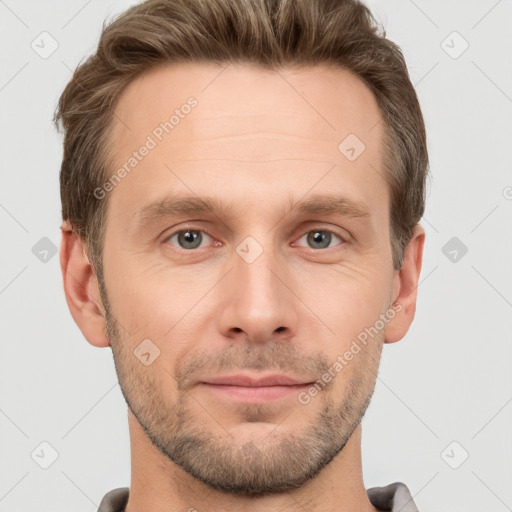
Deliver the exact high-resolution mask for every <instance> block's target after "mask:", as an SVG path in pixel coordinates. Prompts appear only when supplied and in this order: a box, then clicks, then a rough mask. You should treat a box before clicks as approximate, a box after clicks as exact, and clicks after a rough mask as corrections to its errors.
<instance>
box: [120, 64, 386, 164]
mask: <svg viewBox="0 0 512 512" xmlns="http://www.w3.org/2000/svg"><path fill="white" fill-rule="evenodd" d="M190 97H194V98H196V99H197V102H198V105H197V108H194V109H193V111H192V112H191V113H190V114H189V115H187V116H186V118H187V122H186V123H183V122H181V120H182V119H181V118H180V123H179V124H180V126H179V129H178V126H176V129H173V131H172V139H173V140H175V141H178V140H184V141H188V140H190V139H191V138H197V139H201V138H204V139H206V138H212V137H216V138H219V136H220V135H222V134H223V133H225V134H227V135H232V134H235V133H236V134H238V135H242V134H243V133H244V132H246V133H251V132H253V133H254V132H256V131H257V130H259V131H263V130H266V131H267V132H268V133H273V132H275V133H279V132H280V130H283V129H284V131H285V133H286V135H291V136H293V135H295V136H297V137H299V138H310V139H311V141H312V142H313V141H314V140H318V141H319V142H320V141H323V142H324V143H325V145H326V147H327V145H329V146H328V147H329V148H330V149H331V150H332V148H333V144H334V149H335V150H336V151H338V144H339V142H340V141H341V140H343V138H344V137H345V136H346V135H348V134H349V133H354V134H356V135H357V136H358V138H359V139H361V140H362V141H363V142H364V143H365V145H366V146H367V147H368V146H369V145H372V143H373V142H375V141H378V139H379V138H380V137H379V136H380V135H381V133H380V131H381V128H382V126H380V124H381V123H378V121H379V120H380V112H379V109H378V106H377V103H376V100H375V97H374V95H373V93H372V92H371V90H370V89H369V88H368V87H367V86H366V85H365V84H364V83H363V82H362V81H361V80H360V79H359V78H358V77H356V76H355V75H353V74H352V73H351V72H349V71H347V70H345V69H341V68H336V67H332V66H326V65H319V66H314V67H305V68H285V69H282V70H267V69H263V68H261V67H259V66H255V65H252V64H248V63H246V64H235V63H230V64H211V63H179V64H170V65H166V66H159V67H157V68H155V69H152V70H150V71H148V72H146V73H144V74H142V75H141V76H139V77H138V78H136V79H135V80H133V81H132V82H131V83H130V84H129V85H128V86H127V87H126V88H125V90H124V91H123V93H122V94H121V97H120V98H119V101H118V104H117V107H116V115H115V117H114V124H113V133H112V134H113V136H114V137H115V139H116V141H117V144H116V149H117V150H118V151H119V152H122V150H123V149H126V150H128V151H129V150H130V149H132V147H136V146H137V144H139V143H140V138H139V136H140V135H141V133H147V134H150V133H152V131H153V130H154V129H155V127H157V126H158V125H159V123H161V122H162V121H166V120H167V121H168V120H169V118H170V116H171V115H172V114H173V113H175V111H176V109H177V110H180V107H182V106H183V105H184V104H186V102H187V100H188V99H189V98H190ZM377 123H378V124H377ZM376 125H377V126H376ZM240 130H242V132H240ZM311 146H313V144H312V145H311ZM198 149H200V148H198ZM201 149H202V148H201ZM230 149H231V150H233V151H234V150H236V148H230ZM311 149H313V147H312V148H311ZM245 150H246V148H244V151H245ZM250 158H251V155H245V159H247V160H249V159H250Z"/></svg>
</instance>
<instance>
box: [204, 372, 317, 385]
mask: <svg viewBox="0 0 512 512" xmlns="http://www.w3.org/2000/svg"><path fill="white" fill-rule="evenodd" d="M202 382H204V383H206V384H217V385H221V384H223V385H230V386H248V387H258V386H293V385H300V384H308V382H307V381H304V380H299V379H296V378H294V377H290V376H288V375H282V374H272V375H265V376H263V377H252V376H250V375H244V374H241V373H237V374H236V375H225V376H221V377H212V378H209V379H207V380H204V381H202Z"/></svg>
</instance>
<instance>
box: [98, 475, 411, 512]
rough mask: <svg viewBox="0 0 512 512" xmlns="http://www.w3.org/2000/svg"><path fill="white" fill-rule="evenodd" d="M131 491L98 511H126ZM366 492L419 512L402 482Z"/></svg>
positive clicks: (377, 500) (380, 502)
mask: <svg viewBox="0 0 512 512" xmlns="http://www.w3.org/2000/svg"><path fill="white" fill-rule="evenodd" d="M129 492H130V489H129V488H128V487H119V488H118V489H114V490H112V491H110V492H108V493H107V494H105V496H104V497H103V499H102V500H101V503H100V508H99V509H98V512H124V508H125V507H126V504H127V503H128V494H129ZM366 492H367V493H368V498H369V499H370V502H371V504H372V505H373V506H374V507H377V508H378V509H379V510H387V511H390V512H418V509H417V508H416V505H415V504H414V501H413V499H412V496H411V493H410V492H409V489H408V488H407V486H406V485H405V484H403V483H402V482H395V483H393V484H389V485H386V487H372V488H370V489H367V491H366Z"/></svg>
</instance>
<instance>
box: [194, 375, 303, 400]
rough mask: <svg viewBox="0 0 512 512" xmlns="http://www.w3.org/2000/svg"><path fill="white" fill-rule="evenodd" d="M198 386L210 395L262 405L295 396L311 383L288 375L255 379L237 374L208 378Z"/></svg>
mask: <svg viewBox="0 0 512 512" xmlns="http://www.w3.org/2000/svg"><path fill="white" fill-rule="evenodd" d="M200 384H201V385H202V386H205V387H206V389H207V390H208V391H210V392H211V393H213V394H215V395H217V396H221V397H223V398H228V399H229V400H235V401H237V402H243V403H246V404H247V403H248V404H262V403H265V402H269V401H275V400H279V399H283V398H290V397H292V396H295V395H296V394H297V393H299V392H300V391H301V390H303V389H305V388H306V387H308V386H310V385H311V384H312V383H311V382H305V381H304V380H299V379H296V378H294V377H290V376H288V375H277V374H273V375H265V376H263V377H258V378H256V377H252V376H250V375H242V374H237V375H229V376H223V377H214V378H210V379H208V380H206V381H203V382H200Z"/></svg>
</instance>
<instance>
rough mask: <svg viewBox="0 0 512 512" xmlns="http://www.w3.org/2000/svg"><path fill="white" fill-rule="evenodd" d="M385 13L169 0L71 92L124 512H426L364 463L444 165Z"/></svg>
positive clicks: (124, 22) (157, 1)
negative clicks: (385, 357) (431, 144)
mask: <svg viewBox="0 0 512 512" xmlns="http://www.w3.org/2000/svg"><path fill="white" fill-rule="evenodd" d="M374 21H375V20H374V19H373V18H372V16H371V14H370V12H369V11H368V9H367V8H366V7H365V6H364V5H363V4H361V3H359V2H358V1H357V0H336V1H335V0H331V1H327V0H296V1H290V0H208V1H207V2H206V1H204V0H150V1H149V2H145V3H142V4H140V5H137V6H134V7H132V8H130V9H129V10H128V11H127V12H125V13H124V14H123V15H121V16H120V17H119V18H118V19H116V20H114V21H113V22H112V23H110V24H109V25H108V26H106V27H104V30H103V33H102V35H101V39H100V43H99V46H98V50H97V52H96V54H95V55H93V56H92V57H90V58H89V59H88V60H87V61H85V62H84V63H82V64H81V65H80V66H79V67H78V68H77V70H76V71H75V73H74V75H73V79H72V80H71V81H70V82H69V84H68V85H67V87H66V89H65V91H64V92H63V94H62V96H61V98H60V102H59V106H58V110H57V112H56V122H57V123H60V125H61V126H62V127H63V129H64V132H65V139H64V157H63V163H62V169H61V196H62V205H63V210H62V211H63V221H64V222H63V225H62V245H61V265H62V273H63V278H64V288H65V293H66V299H67V303H68V305H69V308H70V311H71V314H72V315H73V318H74V320H75V322H76V323H77V324H78V326H79V327H80V329H81V331H82V333H83V334H84V336H85V337H86V339H87V340H88V341H89V343H91V344H92V345H94V346H97V347H107V346H111V347H112V352H113V356H114V361H115V365H116V371H117V374H118V377H119V383H120V386H121V389H122V392H123V395H124V397H125V399H126V402H127V404H128V420H129V430H130V441H131V455H132V468H131V469H132V474H131V485H130V488H129V489H128V488H121V489H116V490H113V491H111V492H109V493H108V494H107V495H106V496H105V497H104V498H103V501H102V502H101V505H100V510H101V511H102V512H107V511H108V512H114V511H116V512H117V511H126V512H142V511H147V510H150V511H152V512H157V511H164V510H165V511H179V510H188V511H190V512H192V511H199V512H201V511H208V512H213V511H232V510H237V511H240V510H242V511H249V510H250V511H252V512H260V511H278V510H284V509H286V510H287V511H304V510H308V511H313V512H316V511H320V510H321V511H322V512H334V511H339V510H344V511H350V512H355V511H377V510H393V511H396V512H397V511H398V510H401V511H402V512H411V511H416V510H417V508H416V506H415V504H414V501H413V499H412V496H411V494H410V492H409V490H408V488H407V486H406V485H405V484H404V483H401V482H395V483H393V484H390V485H387V486H383V487H376V488H372V489H368V490H366V489H365V486H364V483H363V479H362V468H361V419H362V417H363V415H364V413H365V411H366V409H367V407H368V405H369V402H370V399H371V396H372V394H373V390H374V387H375V381H376V377H377V372H378V367H379V362H380V356H381V350H382V347H383V345H384V343H393V342H396V341H398V340H400V339H402V338H403V337H404V335H405V334H406V332H407V330H408V329H409V326H410V325H411V322H412V321H413V318H414V314H415V305H416V289H417V286H418V279H419V275H420V271H421V262H422V253H423V245H424V239H425V233H424V230H423V228H422V227H421V226H420V225H419V224H418V222H419V220H420V219H421V217H422V214H423V211H424V202H425V199H424V198H425V191H424V187H425V178H426V175H427V172H428V156H427V149H426V136H425V128H424V124H423V118H422V114H421V110H420V106H419V104H418V100H417V97H416V94H415V91H414V89H413V86H412V84H411V82H410V80H409V76H408V73H407V68H406V65H405V62H404V59H403V56H402V54H401V52H400V50H399V48H398V47H397V46H396V45H394V44H393V43H392V42H390V41H389V40H387V39H385V37H384V36H383V35H381V34H380V33H379V31H378V29H377V28H376V25H375V23H374Z"/></svg>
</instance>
